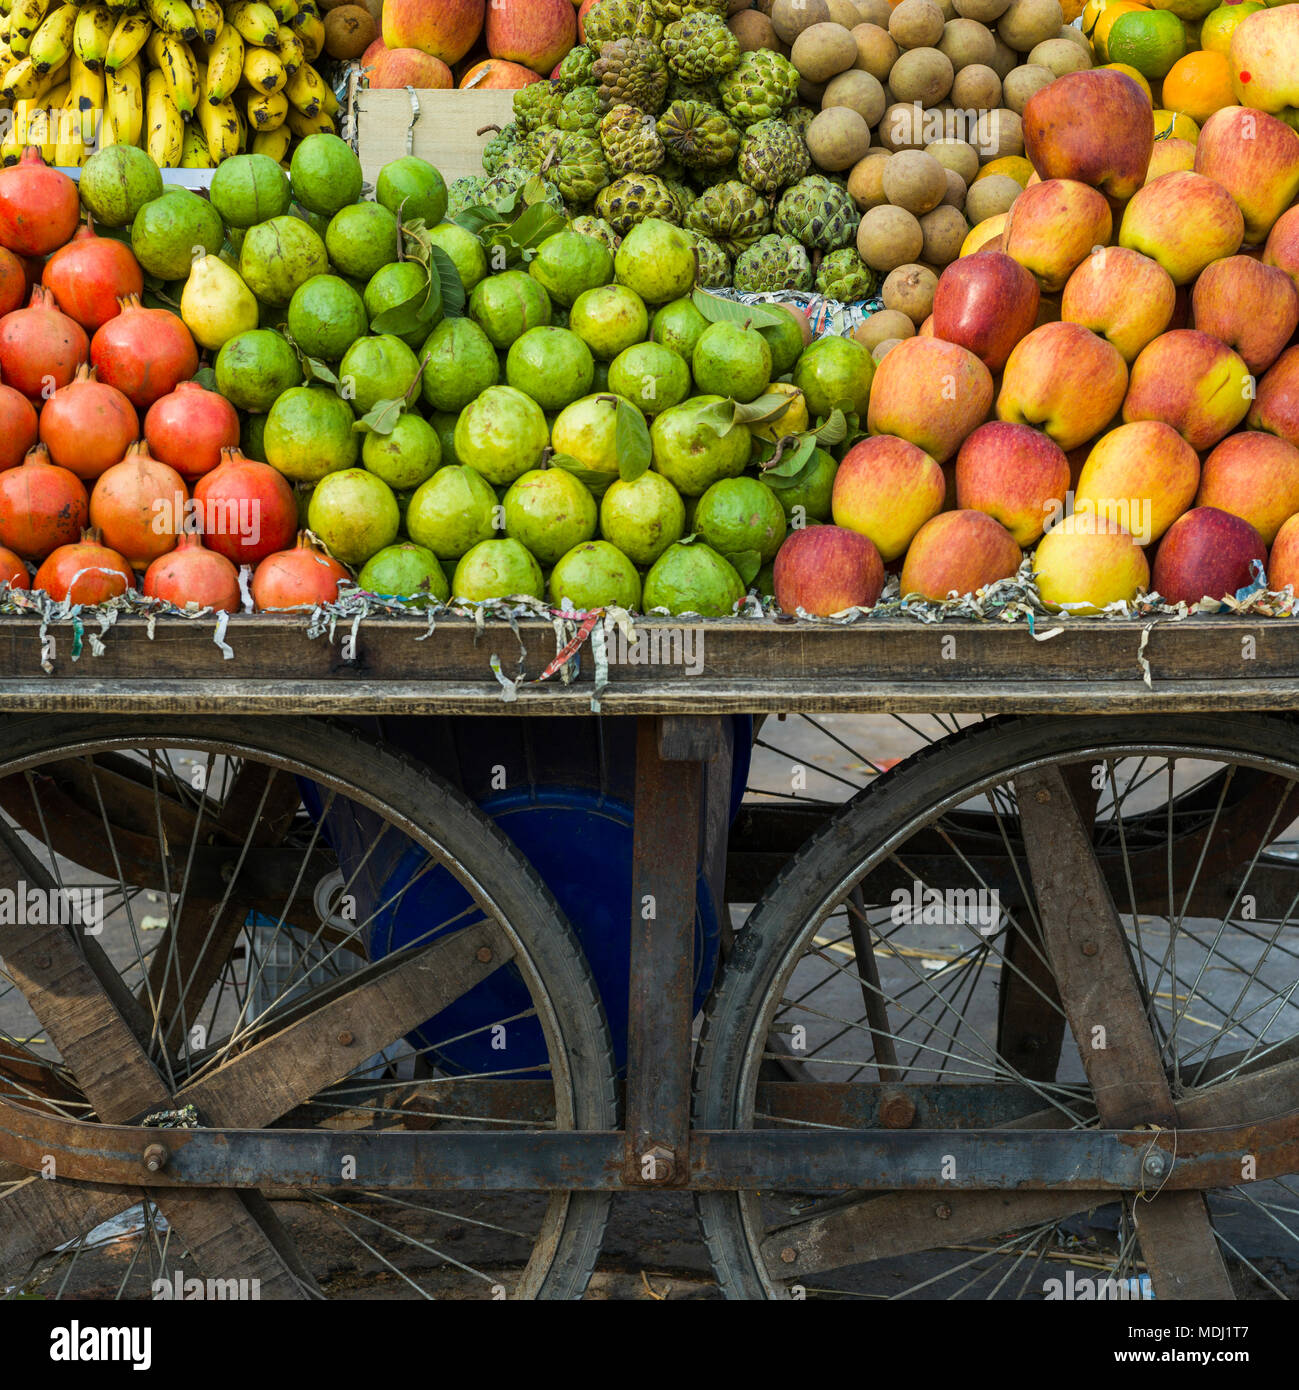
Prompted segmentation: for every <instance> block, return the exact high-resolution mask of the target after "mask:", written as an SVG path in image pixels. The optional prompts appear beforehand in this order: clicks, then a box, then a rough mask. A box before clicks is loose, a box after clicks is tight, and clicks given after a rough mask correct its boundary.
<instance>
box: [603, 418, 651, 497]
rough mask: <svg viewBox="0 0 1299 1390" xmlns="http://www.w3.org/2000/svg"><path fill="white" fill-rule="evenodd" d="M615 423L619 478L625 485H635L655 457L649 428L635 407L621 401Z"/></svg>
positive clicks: (615, 446)
mask: <svg viewBox="0 0 1299 1390" xmlns="http://www.w3.org/2000/svg"><path fill="white" fill-rule="evenodd" d="M617 412H618V413H617V418H616V419H615V421H614V436H613V438H614V452H615V453H616V454H617V455H618V476H619V477H620V478H621V479H622V480H623V482H625V483H634V482H635V481H636V479H637V478H639V477H640V475H641V474H642V473H644V472H645V470H646V469H647V468H648V467H649V466H650V461H651V459H652V458H653V457H654V453H653V450H652V449H651V447H650V432H649V426H648V425H646V423H645V417H644V416H643V415H642V414H641V413H640V411H639V410H637V409H636V407H635V406H634V405H629V404H628V403H627V402H626V401H619V402H618V406H617Z"/></svg>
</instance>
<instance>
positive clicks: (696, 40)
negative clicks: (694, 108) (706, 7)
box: [663, 13, 740, 82]
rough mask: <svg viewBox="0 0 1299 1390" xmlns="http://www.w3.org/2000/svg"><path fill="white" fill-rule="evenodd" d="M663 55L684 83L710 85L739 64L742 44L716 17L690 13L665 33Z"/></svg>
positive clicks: (669, 26) (723, 21)
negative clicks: (709, 83)
mask: <svg viewBox="0 0 1299 1390" xmlns="http://www.w3.org/2000/svg"><path fill="white" fill-rule="evenodd" d="M663 56H664V57H665V58H666V59H667V62H668V67H669V68H671V70H672V72H673V73H674V74H675V75H676V76H677V77H679V78H680V79H681V80H682V81H683V82H709V81H712V80H713V79H714V78H717V77H721V76H723V75H724V74H725V73H728V72H730V71H731V69H732V68H733V67H734V66H735V65H736V63H738V62H739V61H740V41H739V39H737V38H736V37H735V35H734V34H732V33H731V31H730V30H729V29H728V28H727V27H726V22H725V20H723V19H721V18H719V16H717V15H715V14H698V13H696V14H688V15H686V17H685V18H684V19H678V20H676V21H674V22H673V23H672V24H669V25H668V27H667V28H666V29H664V31H663Z"/></svg>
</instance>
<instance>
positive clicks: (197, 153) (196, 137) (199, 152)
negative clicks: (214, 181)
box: [180, 123, 213, 169]
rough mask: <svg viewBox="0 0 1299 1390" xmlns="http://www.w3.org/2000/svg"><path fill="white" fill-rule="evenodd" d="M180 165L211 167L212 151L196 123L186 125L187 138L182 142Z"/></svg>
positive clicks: (194, 167) (186, 167) (192, 167)
mask: <svg viewBox="0 0 1299 1390" xmlns="http://www.w3.org/2000/svg"><path fill="white" fill-rule="evenodd" d="M180 167H181V168H182V169H211V168H212V167H213V163H212V152H211V151H210V150H209V149H208V147H207V141H206V140H204V138H203V133H202V131H200V130H199V128H198V126H196V125H194V124H192V123H191V124H190V125H187V126H186V127H185V139H184V141H183V143H182V144H181V150H180Z"/></svg>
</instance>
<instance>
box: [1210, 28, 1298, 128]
mask: <svg viewBox="0 0 1299 1390" xmlns="http://www.w3.org/2000/svg"><path fill="white" fill-rule="evenodd" d="M1296 53H1299V9H1295V7H1294V6H1293V5H1281V6H1279V7H1278V8H1276V9H1268V10H1257V11H1255V13H1253V14H1251V15H1248V16H1247V17H1246V18H1245V19H1243V20H1242V21H1241V22H1240V24H1238V25H1237V26H1236V29H1235V31H1234V32H1233V33H1232V36H1231V47H1230V48H1229V50H1228V52H1227V61H1228V63H1229V64H1230V66H1231V86H1232V90H1233V91H1234V92H1235V93H1236V100H1237V101H1238V102H1240V103H1241V104H1242V105H1243V106H1252V107H1253V108H1254V109H1255V110H1257V111H1272V112H1276V113H1278V114H1280V113H1281V112H1284V111H1287V110H1289V109H1293V108H1294V107H1296V106H1299V63H1296V62H1295V54H1296Z"/></svg>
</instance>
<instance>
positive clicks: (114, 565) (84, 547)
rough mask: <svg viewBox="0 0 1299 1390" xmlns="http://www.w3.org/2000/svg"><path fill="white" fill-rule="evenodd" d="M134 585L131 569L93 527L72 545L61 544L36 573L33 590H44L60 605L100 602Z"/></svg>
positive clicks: (114, 596) (122, 592)
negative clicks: (66, 601) (105, 543)
mask: <svg viewBox="0 0 1299 1390" xmlns="http://www.w3.org/2000/svg"><path fill="white" fill-rule="evenodd" d="M134 584H135V575H133V574H132V573H131V567H130V565H128V564H127V563H126V561H125V560H124V559H123V558H122V557H121V556H120V555H119V554H118V553H117V551H116V550H111V549H110V548H109V547H108V546H106V545H104V544H103V537H102V536H100V534H99V532H98V531H96V530H95V529H94V528H93V527H92V528H91V529H90V530H88V531H83V532H82V534H81V539H80V540H79V541H77V542H75V543H74V544H72V545H61V546H59V548H58V549H57V550H56V551H55V552H54V553H53V554H52V555H51V556H50V557H49V558H48V559H47V560H46V561H45V563H44V564H43V565H42V566H41V567H40V569H38V570H37V571H36V578H35V579H33V580H32V588H34V589H44V590H45V592H46V593H47V594H49V596H50V597H51V598H52V599H55V600H57V601H58V602H59V603H62V602H63V601H64V600H65V599H67V600H69V601H70V602H72V603H85V604H93V603H103V602H105V600H107V599H110V598H116V597H117V595H118V594H124V593H125V592H126V591H127V590H128V589H129V588H131V587H132V586H133V585H134Z"/></svg>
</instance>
